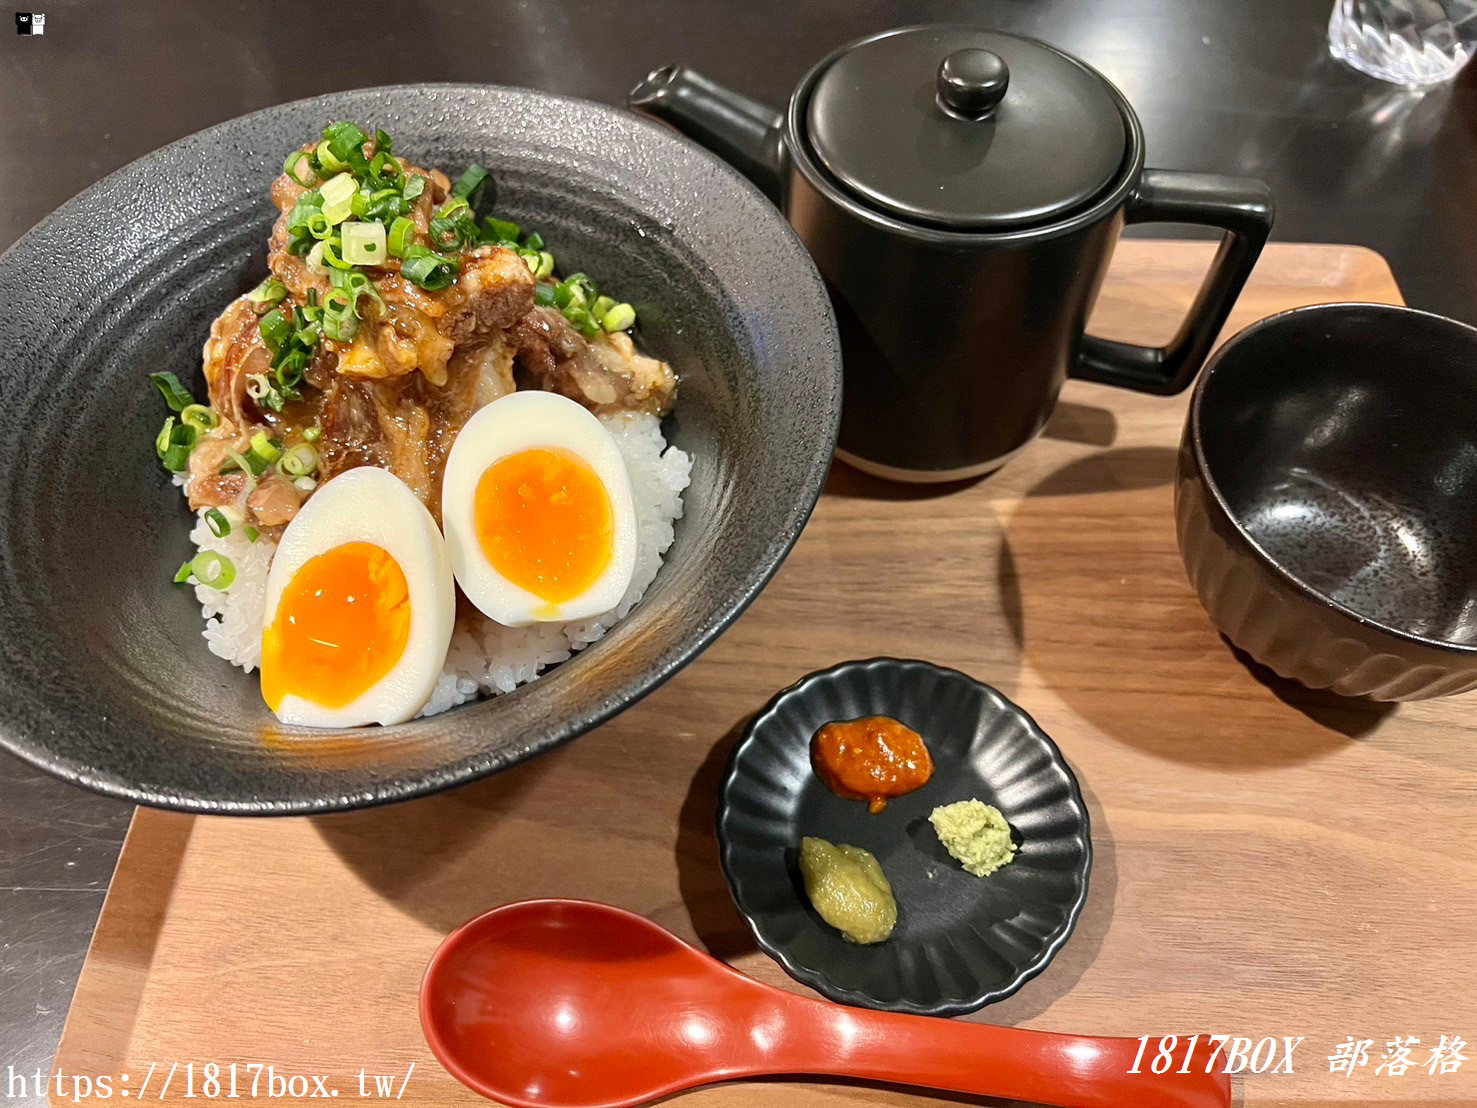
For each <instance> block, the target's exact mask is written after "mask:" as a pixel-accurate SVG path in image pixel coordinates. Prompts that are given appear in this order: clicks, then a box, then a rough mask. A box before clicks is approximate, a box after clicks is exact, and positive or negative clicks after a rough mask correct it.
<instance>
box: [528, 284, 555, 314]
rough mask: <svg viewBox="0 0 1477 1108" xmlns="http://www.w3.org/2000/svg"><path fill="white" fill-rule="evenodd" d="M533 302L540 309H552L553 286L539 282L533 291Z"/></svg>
mask: <svg viewBox="0 0 1477 1108" xmlns="http://www.w3.org/2000/svg"><path fill="white" fill-rule="evenodd" d="M533 302H534V303H535V304H537V305H538V306H539V307H541V308H552V307H553V306H554V286H553V285H550V284H546V283H544V282H542V281H541V282H539V284H538V285H537V286H535V287H534V290H533Z"/></svg>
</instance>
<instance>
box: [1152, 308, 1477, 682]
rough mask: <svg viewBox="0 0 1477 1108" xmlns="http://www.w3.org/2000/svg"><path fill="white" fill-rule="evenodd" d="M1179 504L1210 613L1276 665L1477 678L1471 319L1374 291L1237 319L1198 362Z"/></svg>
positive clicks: (1423, 678)
mask: <svg viewBox="0 0 1477 1108" xmlns="http://www.w3.org/2000/svg"><path fill="white" fill-rule="evenodd" d="M1175 501H1176V514H1177V516H1178V524H1179V540H1180V550H1181V552H1182V553H1183V554H1184V559H1185V565H1186V567H1187V569H1188V570H1189V574H1190V580H1191V582H1192V583H1193V584H1194V586H1195V589H1196V591H1197V592H1198V593H1199V594H1200V599H1201V600H1202V601H1203V602H1204V604H1205V607H1206V610H1207V611H1208V612H1209V613H1210V617H1211V619H1212V620H1213V621H1214V622H1215V624H1216V626H1217V627H1219V628H1220V630H1221V631H1222V632H1223V633H1224V634H1225V635H1226V637H1227V638H1228V639H1230V640H1231V642H1233V643H1234V644H1236V646H1238V647H1240V648H1241V649H1242V650H1244V651H1246V653H1248V654H1250V655H1251V656H1252V657H1253V658H1255V659H1257V660H1258V661H1260V662H1262V663H1264V664H1265V665H1267V666H1270V667H1271V668H1272V669H1274V670H1275V671H1277V672H1278V673H1280V674H1281V675H1282V676H1284V677H1290V678H1293V679H1295V680H1297V681H1300V682H1302V683H1303V684H1305V685H1308V686H1311V687H1312V688H1316V689H1325V688H1326V689H1331V690H1333V691H1334V692H1336V693H1341V694H1343V695H1345V696H1365V697H1370V698H1373V699H1375V700H1419V699H1424V698H1427V697H1433V696H1446V695H1450V694H1452V693H1459V692H1465V691H1467V690H1469V689H1472V688H1474V687H1477V329H1473V328H1471V327H1468V326H1466V325H1465V324H1461V323H1456V322H1453V321H1452V320H1449V319H1443V318H1441V317H1440V316H1435V315H1431V314H1429V313H1427V312H1419V311H1415V310H1413V309H1410V308H1396V307H1387V306H1385V305H1378V304H1329V305H1320V306H1316V307H1308V308H1298V309H1295V310H1293V311H1290V312H1283V313H1282V314H1280V315H1275V316H1272V317H1271V318H1269V319H1264V320H1262V321H1261V322H1260V323H1257V324H1255V325H1253V326H1251V327H1248V328H1247V329H1246V330H1245V331H1242V332H1241V333H1240V334H1239V335H1237V336H1236V337H1235V338H1233V339H1232V340H1231V341H1230V342H1228V343H1227V344H1226V345H1225V346H1224V347H1223V348H1222V349H1221V351H1220V352H1219V353H1218V354H1217V355H1216V356H1215V357H1214V358H1213V359H1212V360H1211V362H1210V364H1209V365H1208V366H1207V367H1206V368H1205V370H1204V372H1203V373H1202V374H1201V376H1200V382H1199V384H1198V385H1197V386H1196V388H1195V393H1194V396H1193V398H1192V399H1191V401H1190V415H1189V420H1188V423H1187V424H1186V427H1185V435H1184V440H1183V442H1182V443H1181V447H1180V458H1179V479H1178V482H1177V486H1176V497H1175Z"/></svg>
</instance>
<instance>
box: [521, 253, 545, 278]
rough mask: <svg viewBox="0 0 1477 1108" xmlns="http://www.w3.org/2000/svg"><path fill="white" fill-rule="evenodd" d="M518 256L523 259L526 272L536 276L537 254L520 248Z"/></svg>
mask: <svg viewBox="0 0 1477 1108" xmlns="http://www.w3.org/2000/svg"><path fill="white" fill-rule="evenodd" d="M518 256H519V257H520V258H522V259H523V264H524V265H526V266H527V267H528V272H529V273H532V274H533V275H534V276H538V267H539V261H540V259H539V256H538V254H537V253H536V252H534V251H532V250H520V251H518Z"/></svg>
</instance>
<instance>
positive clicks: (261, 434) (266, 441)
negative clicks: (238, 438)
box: [247, 431, 282, 473]
mask: <svg viewBox="0 0 1477 1108" xmlns="http://www.w3.org/2000/svg"><path fill="white" fill-rule="evenodd" d="M247 457H248V459H250V458H260V459H262V460H263V461H264V462H265V463H266V465H271V464H272V463H273V462H275V461H276V460H277V459H278V458H280V457H282V444H281V443H280V442H279V441H277V440H276V439H272V438H268V437H267V433H266V432H265V431H258V432H257V433H256V434H254V435H252V436H251V453H250V454H249V455H248V456H247ZM263 468H266V466H263ZM256 472H258V473H260V472H261V470H257V471H256Z"/></svg>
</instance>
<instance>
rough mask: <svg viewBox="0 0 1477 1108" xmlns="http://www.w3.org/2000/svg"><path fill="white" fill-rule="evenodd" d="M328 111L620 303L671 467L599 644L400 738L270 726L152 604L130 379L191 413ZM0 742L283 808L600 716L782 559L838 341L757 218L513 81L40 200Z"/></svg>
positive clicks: (25, 306)
mask: <svg viewBox="0 0 1477 1108" xmlns="http://www.w3.org/2000/svg"><path fill="white" fill-rule="evenodd" d="M335 119H354V120H358V121H359V122H360V123H362V124H365V125H367V126H369V127H371V128H374V127H382V128H384V129H385V130H387V131H389V132H390V133H391V134H392V136H393V137H394V140H395V150H396V153H400V154H403V155H405V156H406V157H408V158H410V159H411V160H412V161H414V162H417V163H419V164H422V165H427V166H435V167H444V168H446V169H448V170H451V171H453V172H459V171H460V170H461V168H462V167H464V166H466V165H468V164H469V163H472V162H480V163H482V164H483V165H486V166H488V167H490V168H491V169H492V171H493V173H494V174H495V175H496V180H497V185H498V199H497V207H498V210H499V212H500V213H502V214H504V215H505V216H506V217H508V218H512V219H515V220H517V221H519V222H520V223H522V224H523V225H524V226H525V227H537V228H539V229H540V230H541V231H542V233H543V234H544V236H545V237H546V238H547V240H548V241H549V243H550V247H551V249H552V250H554V251H555V253H556V254H557V256H558V258H559V261H560V264H561V266H562V267H563V268H564V269H565V270H566V271H574V270H583V271H584V272H586V273H589V274H591V275H592V276H594V277H595V278H596V279H597V280H599V281H600V282H601V284H602V285H604V286H606V287H608V288H611V289H615V290H618V291H619V292H620V295H621V296H622V298H624V299H627V300H630V301H631V302H632V303H633V304H635V305H636V307H637V309H638V311H639V315H640V332H639V341H640V342H641V343H642V344H643V345H644V346H645V347H646V348H647V350H649V351H650V352H652V353H654V354H656V355H658V356H660V357H663V358H666V359H668V360H670V361H671V363H672V364H673V366H675V367H676V369H677V370H678V372H679V373H680V374H681V378H682V380H681V386H680V396H679V399H678V402H677V407H676V410H675V412H674V413H673V414H672V416H671V417H670V419H669V420H668V421H667V437H668V438H669V439H670V440H671V441H672V442H673V443H674V444H675V445H677V446H679V447H681V448H682V449H684V450H686V451H688V452H689V453H690V454H691V455H692V456H693V459H694V464H693V470H692V485H691V487H690V488H689V489H688V490H687V492H686V494H685V507H686V512H685V515H684V517H683V518H682V519H681V520H680V521H679V522H678V524H677V535H676V541H675V542H674V543H673V545H672V547H671V549H670V550H669V551H668V553H667V556H666V564H665V565H664V567H663V568H662V570H661V572H660V574H658V576H657V578H656V581H655V582H654V584H653V585H652V586H651V588H650V589H649V590H648V592H647V594H646V597H645V598H644V599H643V600H642V602H641V603H640V605H638V606H637V608H636V609H635V610H634V611H633V612H632V613H631V615H630V617H629V618H628V619H626V620H625V621H624V622H622V623H621V624H620V625H619V626H618V627H617V628H615V629H614V631H613V632H612V633H611V634H610V635H609V636H607V637H606V639H605V640H604V641H602V642H600V643H598V644H596V645H595V646H593V647H591V648H590V649H588V650H586V651H583V652H582V653H580V654H579V655H577V656H576V657H574V658H573V659H571V660H570V661H568V662H566V663H565V664H563V665H561V666H560V667H559V668H557V669H556V670H554V671H553V672H551V673H549V674H547V675H545V676H544V677H542V678H540V679H539V680H538V681H536V682H534V683H533V684H531V685H528V686H526V687H524V688H522V689H519V690H518V691H516V692H514V693H512V694H510V695H508V696H504V697H499V698H496V699H493V700H485V701H482V702H480V703H476V704H469V705H466V706H464V707H461V708H457V709H454V710H452V711H451V712H448V713H446V714H444V715H440V716H435V717H433V718H431V719H425V720H417V721H414V722H411V723H407V724H403V725H400V726H397V727H383V728H378V727H372V728H363V729H359V730H356V731H331V730H330V731H308V730H305V729H297V728H286V727H279V726H277V725H276V721H275V719H274V718H273V716H272V714H271V712H269V711H268V710H267V708H266V706H265V705H264V704H263V703H262V698H261V694H260V692H259V690H258V687H257V682H256V680H255V678H254V677H248V676H247V675H246V674H244V673H242V672H241V671H240V670H238V669H233V668H232V667H231V666H229V665H228V664H227V663H226V662H224V661H222V660H221V659H219V658H217V657H215V656H214V655H212V654H211V653H210V652H209V651H208V650H207V649H206V644H205V641H204V640H203V639H202V638H201V619H200V610H199V605H198V604H196V602H195V600H194V597H193V596H192V595H191V594H190V591H189V590H181V589H177V588H175V587H174V586H173V585H171V584H170V579H171V577H172V576H173V574H174V572H175V570H176V568H178V566H179V564H180V562H181V561H182V560H183V559H184V558H186V557H188V555H189V552H190V551H191V549H192V548H191V546H190V543H189V541H188V539H187V537H186V536H187V533H188V530H189V527H190V518H191V517H190V515H189V512H188V511H187V509H186V507H185V504H184V501H183V498H182V497H181V496H180V495H179V491H178V490H177V489H175V488H173V487H171V485H170V483H169V475H168V474H167V473H165V472H164V471H163V469H161V468H160V465H159V462H158V461H157V459H156V458H155V457H154V448H153V440H154V436H155V434H156V433H157V432H158V428H159V424H160V421H161V419H162V418H163V414H164V409H163V407H162V404H161V401H160V398H159V395H158V393H157V392H156V391H154V390H153V388H152V386H150V385H149V383H148V378H147V374H148V373H149V372H150V371H152V370H173V371H174V372H175V373H177V374H178V375H179V376H180V377H181V379H182V380H184V381H185V383H186V384H188V385H190V386H191V387H192V388H193V389H194V391H195V394H196V395H197V396H201V395H204V391H205V390H204V388H203V386H202V383H201V373H200V347H201V343H202V342H203V341H204V340H205V337H206V334H207V332H208V328H209V325H210V321H211V319H212V318H213V317H214V316H215V315H216V313H218V312H219V311H220V310H221V309H222V308H223V307H224V306H225V304H226V303H227V302H229V301H230V300H231V299H232V298H233V297H235V296H237V295H238V294H240V293H241V292H244V291H245V290H247V289H249V288H251V287H252V286H253V285H255V284H256V283H257V282H259V281H260V280H261V279H262V277H263V275H264V274H265V272H266V269H265V266H266V242H267V235H268V232H269V230H270V228H271V226H272V222H273V219H274V218H275V217H276V214H277V212H276V209H275V208H274V207H273V206H272V204H271V202H270V200H269V198H268V189H269V187H270V186H271V183H272V180H273V178H274V177H275V176H276V175H277V174H278V173H280V172H281V171H282V160H283V156H284V155H285V153H286V152H287V151H290V150H293V149H295V148H296V147H297V146H298V145H299V144H301V143H303V142H305V141H307V140H309V139H311V138H313V137H314V136H316V135H317V134H319V133H320V132H321V130H322V128H323V127H324V125H325V124H326V123H328V122H329V121H331V120H335ZM0 304H3V305H4V308H3V313H0V409H3V410H4V412H5V415H6V419H7V421H8V426H9V427H10V430H11V433H10V434H9V435H7V436H6V437H5V438H4V439H3V441H0V469H3V470H4V472H5V475H6V479H5V493H4V496H3V499H0V744H3V745H4V746H5V747H7V748H9V749H10V750H11V751H13V752H15V753H16V754H19V755H20V756H21V757H23V758H26V759H28V760H29V761H31V762H34V763H35V764H37V765H39V766H42V767H44V768H46V769H48V770H51V771H52V772H54V773H57V774H59V775H61V776H62V777H65V778H67V779H69V780H72V781H76V782H79V783H81V784H84V785H89V786H91V787H93V788H97V789H100V790H103V791H105V792H109V793H114V794H117V795H120V796H125V797H130V798H132V799H134V800H137V801H141V802H143V803H147V804H156V805H162V806H167V807H175V808H186V809H192V810H197V811H213V812H241V813H272V814H275V813H285V812H307V811H322V810H325V809H331V808H348V807H353V806H356V805H364V804H372V803H378V802H384V801H389V800H397V799H401V798H404V797H409V796H414V795H417V794H420V793H426V792H430V791H433V790H435V789H440V788H445V787H446V786H448V785H453V784H456V783H458V782H461V781H467V780H470V779H471V778H474V777H477V776H479V775H482V774H486V773H490V772H492V771H493V770H496V769H500V768H502V767H504V766H508V765H511V764H513V763H514V762H517V761H520V760H522V759H524V758H528V757H530V756H532V755H534V754H536V753H538V752H539V751H542V750H547V749H548V748H550V747H552V746H554V745H555V744H557V743H560V742H563V741H565V740H568V739H570V738H572V737H574V736H576V735H578V734H580V733H582V732H583V731H586V730H587V729H589V728H590V727H591V726H593V725H594V724H596V723H598V722H600V721H601V720H603V719H606V718H608V717H609V716H611V715H612V714H614V713H616V712H618V711H620V710H621V709H622V708H624V707H625V706H627V705H629V704H630V703H632V702H633V701H634V700H636V699H637V698H638V697H640V696H641V695H643V694H644V693H646V692H647V691H649V690H651V689H652V688H654V687H656V686H657V685H658V684H659V683H660V682H661V681H663V680H664V679H665V678H667V677H668V676H670V675H671V674H672V673H673V672H675V671H676V669H677V668H678V667H679V666H681V665H682V664H683V663H684V662H686V661H688V660H689V659H691V658H693V657H694V656H696V654H697V653H698V652H699V651H700V650H702V648H703V647H704V646H706V645H707V644H708V643H709V642H711V641H712V640H713V638H714V637H715V636H716V635H718V633H719V632H720V631H722V630H723V628H724V627H725V626H727V625H728V623H729V622H730V621H731V620H732V619H733V618H734V617H735V616H736V615H737V614H738V613H739V612H740V611H742V609H743V608H744V606H745V605H746V604H747V603H748V602H749V601H750V600H751V599H752V598H753V597H754V595H755V594H756V593H757V592H758V591H759V589H761V588H762V587H763V585H764V583H765V582H766V581H767V580H768V579H769V577H770V575H771V574H772V573H773V572H774V570H775V567H776V566H777V565H778V564H779V562H780V560H781V559H782V558H783V557H784V555H785V553H786V551H788V550H789V548H790V545H791V544H792V543H793V542H794V541H795V538H796V536H797V535H798V534H799V533H800V529H801V527H803V526H804V524H805V520H806V518H807V516H808V515H809V513H810V509H811V507H812V506H813V505H814V503H815V500H816V497H817V496H818V495H819V493H820V488H821V484H822V482H823V481H824V480H825V475H826V471H827V469H828V467H829V465H830V460H831V449H832V446H833V444H834V442H835V438H836V423H837V418H838V412H839V407H840V380H841V367H840V355H839V352H838V348H837V339H836V331H835V324H834V321H833V318H832V315H831V308H830V304H829V302H828V300H827V297H826V292H825V288H824V286H823V285H822V284H821V281H820V278H819V277H818V276H817V274H816V271H815V267H814V266H813V265H812V264H811V262H810V258H809V257H808V256H807V255H806V253H805V250H804V249H803V248H802V247H801V245H800V243H799V241H798V240H797V239H796V238H795V236H794V235H793V234H792V233H791V232H790V229H789V227H788V226H787V225H786V224H785V222H784V220H783V218H781V216H780V215H779V213H778V212H777V211H776V210H775V208H774V206H773V205H772V204H770V203H769V202H768V201H766V200H765V199H764V197H763V196H761V195H760V193H759V192H758V190H756V189H755V188H754V187H753V186H751V185H750V184H749V183H748V182H746V181H745V180H743V179H742V178H741V177H740V176H739V175H738V174H737V173H735V172H734V171H733V170H731V169H730V168H729V167H728V166H726V165H725V164H723V163H722V162H721V161H719V160H718V159H717V158H715V157H713V156H712V155H710V154H708V153H707V152H706V151H703V150H700V149H699V148H698V147H696V146H694V145H692V144H691V143H689V142H687V141H685V140H684V139H682V138H680V137H678V136H677V135H675V134H674V133H673V132H672V131H670V130H669V129H667V128H665V127H661V126H659V125H657V124H654V123H651V122H649V121H646V120H643V119H641V118H639V117H637V116H635V115H632V114H630V113H628V112H624V111H619V110H616V109H612V108H607V107H602V106H600V105H598V104H591V103H588V102H585V101H580V100H571V99H568V98H565V97H559V96H549V95H545V94H542V93H538V92H532V91H529V90H526V89H506V88H494V87H491V86H481V85H414V86H401V87H396V88H383V89H366V90H363V91H358V92H345V93H335V94H333V95H330V96H323V97H318V98H316V99H312V100H302V101H298V102H297V103H293V104H286V105H283V106H281V107H277V108H271V109H269V110H267V111H262V112H257V113H255V114H253V115H248V116H244V117H242V118H241V119H237V120H233V121H232V122H229V123H225V124H222V125H221V126H218V127H213V128H211V129H210V130H208V131H203V132H201V133H200V134H198V135H194V136H192V137H190V138H186V139H182V140H181V141H179V142H176V143H174V144H172V145H170V146H167V147H165V148H164V149H162V150H160V151H157V152H156V153H154V154H151V155H149V156H148V157H146V158H144V159H142V160H140V161H138V162H135V163H134V164H133V165H130V166H128V167H126V168H124V169H122V170H120V171H118V172H117V173H115V174H113V175H112V176H111V177H109V178H107V179H106V180H104V181H102V182H101V183H99V184H97V185H95V186H94V187H92V188H90V189H88V190H87V191H86V192H84V193H82V194H81V195H80V196H78V197H76V198H75V199H73V200H71V201H68V202H67V203H66V204H64V205H63V206H62V207H61V208H60V209H59V210H58V211H57V212H56V213H55V214H53V215H52V216H50V217H49V218H47V219H46V220H45V221H44V222H42V223H41V224H40V225H39V226H37V227H36V228H35V229H34V230H32V231H31V232H30V233H29V234H27V235H26V236H25V237H24V238H22V239H21V240H20V241H19V242H18V243H16V244H15V246H13V247H11V249H10V250H8V251H7V252H6V253H5V254H4V255H3V257H0Z"/></svg>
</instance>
